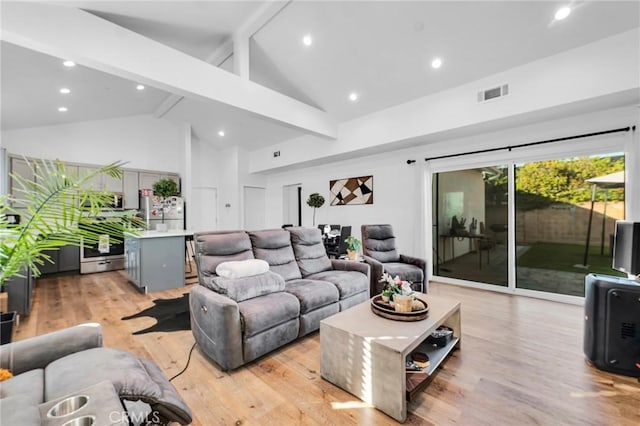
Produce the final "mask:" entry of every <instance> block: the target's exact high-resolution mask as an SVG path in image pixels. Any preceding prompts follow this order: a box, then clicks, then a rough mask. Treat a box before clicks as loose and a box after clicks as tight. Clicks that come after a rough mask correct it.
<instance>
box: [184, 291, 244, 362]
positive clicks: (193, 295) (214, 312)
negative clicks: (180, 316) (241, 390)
mask: <svg viewBox="0 0 640 426" xmlns="http://www.w3.org/2000/svg"><path fill="white" fill-rule="evenodd" d="M189 310H190V315H191V331H192V332H193V336H194V338H195V339H196V342H198V345H199V346H200V349H201V350H202V351H204V352H205V353H206V354H207V355H208V356H209V357H210V358H211V359H213V360H214V361H215V362H217V363H218V365H220V367H221V368H222V369H223V370H232V369H234V368H236V367H239V366H241V365H242V364H243V355H242V327H241V322H240V309H239V308H238V304H237V303H236V302H235V301H233V300H232V299H230V298H228V297H226V296H224V295H222V294H218V293H216V292H214V291H211V290H209V289H208V288H206V287H203V286H201V285H197V286H194V287H192V288H191V290H190V291H189Z"/></svg>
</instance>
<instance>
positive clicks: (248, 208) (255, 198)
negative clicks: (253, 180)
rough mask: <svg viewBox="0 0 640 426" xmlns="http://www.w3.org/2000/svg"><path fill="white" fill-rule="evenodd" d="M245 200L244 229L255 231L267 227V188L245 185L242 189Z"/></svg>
mask: <svg viewBox="0 0 640 426" xmlns="http://www.w3.org/2000/svg"><path fill="white" fill-rule="evenodd" d="M242 193H243V200H244V229H246V230H247V231H253V230H257V229H264V228H265V227H266V220H265V219H266V215H265V213H266V209H267V190H266V189H265V188H259V187H255V186H245V187H243V190H242Z"/></svg>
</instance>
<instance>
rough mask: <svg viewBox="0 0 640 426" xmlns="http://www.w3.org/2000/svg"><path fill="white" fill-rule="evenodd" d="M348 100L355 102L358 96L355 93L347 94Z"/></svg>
mask: <svg viewBox="0 0 640 426" xmlns="http://www.w3.org/2000/svg"><path fill="white" fill-rule="evenodd" d="M349 100H350V101H352V102H355V101H357V100H358V94H357V93H356V92H352V93H350V94H349Z"/></svg>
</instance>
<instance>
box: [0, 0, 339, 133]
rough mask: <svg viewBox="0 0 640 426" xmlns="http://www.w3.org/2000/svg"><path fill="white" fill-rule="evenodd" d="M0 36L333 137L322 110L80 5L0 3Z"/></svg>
mask: <svg viewBox="0 0 640 426" xmlns="http://www.w3.org/2000/svg"><path fill="white" fill-rule="evenodd" d="M2 8H3V11H2V12H3V17H2V40H5V41H7V42H9V43H13V44H16V45H19V46H22V47H25V48H28V49H31V50H35V51H38V52H41V53H45V54H47V55H52V56H56V57H59V58H64V59H71V60H73V61H75V62H76V63H78V64H81V65H85V66H88V67H90V68H94V69H97V70H99V71H103V72H106V73H109V74H113V75H116V76H118V77H122V78H126V79H128V80H133V81H136V82H140V83H143V84H147V85H149V86H153V87H156V88H158V89H162V90H166V91H167V92H171V93H174V94H177V95H180V96H184V97H186V98H190V99H197V100H200V101H205V102H218V103H222V104H226V105H229V106H231V107H234V108H238V109H240V110H243V111H247V112H249V113H251V114H255V115H257V116H260V117H263V118H266V119H269V120H272V121H275V122H278V123H280V124H283V125H286V126H289V127H293V128H297V129H301V130H303V131H306V132H309V133H312V134H316V135H320V136H324V137H329V138H336V136H337V123H336V121H335V119H333V118H332V117H330V116H329V115H328V114H327V113H326V112H324V111H321V110H319V109H317V108H314V107H311V106H309V105H307V104H304V103H302V102H300V101H298V100H295V99H293V98H290V97H288V96H285V95H282V94H281V93H278V92H276V91H274V90H271V89H269V88H267V87H264V86H261V85H259V84H256V83H254V82H252V81H249V80H245V79H242V78H240V77H238V76H237V75H234V74H231V73H228V72H226V71H224V70H222V69H219V68H217V67H215V66H213V65H210V64H207V63H206V62H204V61H202V60H199V59H197V58H194V57H192V56H189V55H187V54H185V53H182V52H180V51H177V50H175V49H172V48H170V47H168V46H165V45H163V44H161V43H158V42H156V41H154V40H151V39H149V38H146V37H144V36H141V35H140V34H137V33H134V32H133V31H130V30H127V29H125V28H123V27H120V26H118V25H115V24H113V23H111V22H109V21H106V20H104V19H102V18H99V17H97V16H94V15H91V14H90V13H87V12H85V11H82V10H80V9H76V8H72V7H66V6H57V5H51V4H43V3H32V2H7V3H3V6H2Z"/></svg>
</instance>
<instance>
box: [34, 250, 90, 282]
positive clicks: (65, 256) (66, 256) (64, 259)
mask: <svg viewBox="0 0 640 426" xmlns="http://www.w3.org/2000/svg"><path fill="white" fill-rule="evenodd" d="M44 253H46V254H47V255H48V256H49V257H50V258H51V260H52V261H53V263H50V262H48V261H46V260H45V261H44V265H42V266H39V267H38V269H39V270H40V274H41V275H46V274H56V273H58V272H69V271H78V270H80V247H78V246H73V245H66V246H64V247H61V248H60V250H46V251H45V252H44Z"/></svg>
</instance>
